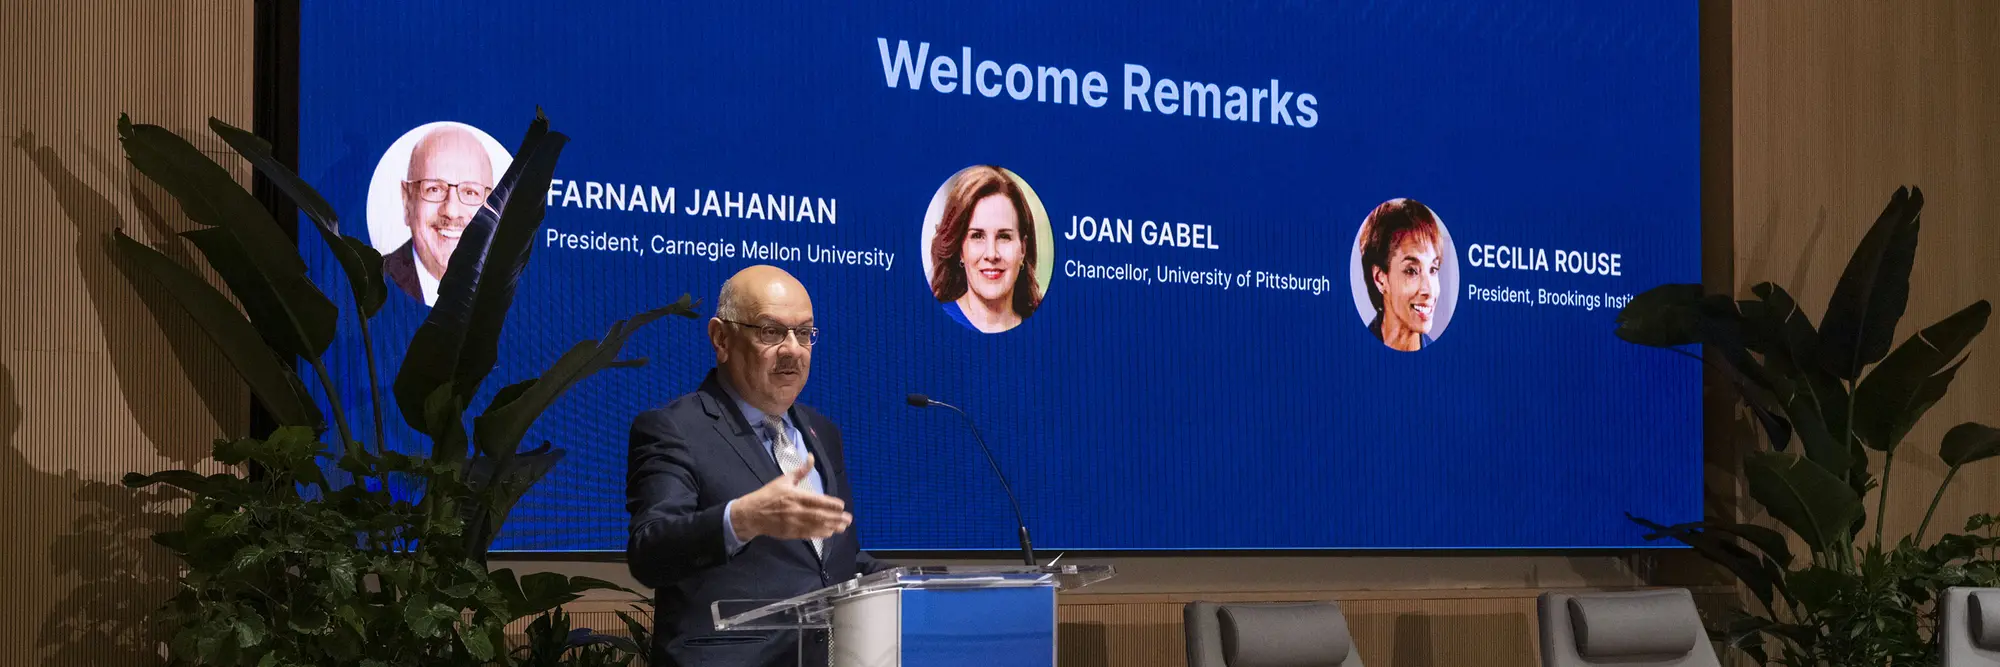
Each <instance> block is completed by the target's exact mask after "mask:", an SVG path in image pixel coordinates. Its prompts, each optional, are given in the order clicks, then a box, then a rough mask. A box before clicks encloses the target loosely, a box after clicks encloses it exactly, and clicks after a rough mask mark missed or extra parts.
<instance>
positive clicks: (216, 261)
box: [181, 227, 340, 359]
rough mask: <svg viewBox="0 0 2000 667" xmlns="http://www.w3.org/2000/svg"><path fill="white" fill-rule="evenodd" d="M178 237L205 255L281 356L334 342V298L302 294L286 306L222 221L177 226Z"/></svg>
mask: <svg viewBox="0 0 2000 667" xmlns="http://www.w3.org/2000/svg"><path fill="white" fill-rule="evenodd" d="M181 238H185V239H187V240H188V241H189V242H190V243H193V244H194V247H195V248H196V249H197V250H200V251H201V254H202V256H203V257H206V258H207V259H208V265H209V266H210V267H211V268H214V269H215V273H216V274H217V275H220V276H222V283H223V284H224V285H227V286H228V287H229V292H230V293H231V294H234V295H236V301H237V303H241V304H243V310H244V311H245V312H246V313H247V314H248V315H249V316H250V323H251V324H253V325H256V327H257V331H258V332H259V333H261V334H263V336H264V341H265V342H266V343H269V344H270V345H271V348H272V349H273V350H275V351H277V353H278V354H279V355H280V356H282V357H284V358H287V359H289V358H293V357H317V356H319V354H320V353H322V352H325V351H326V345H327V344H329V343H332V342H333V331H334V328H335V327H336V326H338V324H339V323H338V322H337V321H336V320H337V319H338V318H339V317H340V311H339V310H338V309H337V308H335V307H334V305H333V302H331V301H326V300H324V299H322V300H317V301H315V300H303V301H301V302H300V303H299V304H298V305H299V306H300V307H299V308H297V309H296V310H293V309H290V308H287V306H286V303H285V297H284V296H282V295H280V294H279V293H278V291H277V289H276V287H275V286H274V285H272V284H271V283H269V282H266V281H265V280H264V276H263V275H262V274H259V273H258V272H257V266H256V265H255V264H254V263H252V262H251V260H250V257H249V256H248V254H247V253H245V252H244V250H243V244H242V243H239V242H237V240H236V235H235V234H231V233H229V230H227V229H223V228H221V227H205V228H202V229H196V230H192V231H187V232H182V233H181Z"/></svg>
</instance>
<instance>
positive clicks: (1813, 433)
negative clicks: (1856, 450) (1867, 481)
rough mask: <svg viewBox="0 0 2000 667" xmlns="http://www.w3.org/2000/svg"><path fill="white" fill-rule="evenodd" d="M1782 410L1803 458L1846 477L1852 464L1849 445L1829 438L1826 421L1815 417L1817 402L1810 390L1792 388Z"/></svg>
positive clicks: (1816, 414) (1817, 410)
mask: <svg viewBox="0 0 2000 667" xmlns="http://www.w3.org/2000/svg"><path fill="white" fill-rule="evenodd" d="M1785 413H1786V414H1787V415H1789V416H1791V418H1792V429H1793V430H1794V432H1795V433H1797V434H1798V436H1799V444H1800V445H1802V447H1801V449H1802V450H1804V452H1805V455H1806V458H1808V459H1812V462H1813V463H1817V464H1819V466H1820V467H1821V468H1823V469H1825V470H1826V471H1827V472H1831V473H1833V474H1834V475H1836V476H1838V477H1840V478H1841V479H1842V480H1846V479H1847V472H1848V469H1849V468H1850V467H1852V465H1853V461H1852V460H1851V459H1850V458H1849V456H1850V455H1851V454H1852V453H1853V451H1852V448H1851V447H1849V446H1848V445H1847V444H1846V443H1843V442H1839V441H1836V440H1834V439H1833V434H1832V433H1830V432H1828V430H1827V427H1826V420H1825V419H1823V418H1821V417H1820V416H1819V404H1818V403H1817V402H1815V401H1814V400H1813V397H1812V395H1811V394H1810V393H1807V392H1804V391H1795V392H1793V393H1792V398H1791V399H1790V400H1789V401H1786V403H1785Z"/></svg>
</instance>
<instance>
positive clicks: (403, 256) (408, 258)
mask: <svg viewBox="0 0 2000 667" xmlns="http://www.w3.org/2000/svg"><path fill="white" fill-rule="evenodd" d="M414 243H416V241H404V242H403V247H400V248H397V249H395V251H393V252H390V253H389V254H388V255H385V256H383V257H382V275H384V276H386V277H388V279H389V284H391V285H395V286H397V287H401V288H403V293H405V294H408V295H410V298H413V299H416V300H417V303H423V302H424V284H423V283H421V282H418V280H417V271H419V269H418V268H417V256H416V255H415V254H412V253H411V252H410V247H411V244H414Z"/></svg>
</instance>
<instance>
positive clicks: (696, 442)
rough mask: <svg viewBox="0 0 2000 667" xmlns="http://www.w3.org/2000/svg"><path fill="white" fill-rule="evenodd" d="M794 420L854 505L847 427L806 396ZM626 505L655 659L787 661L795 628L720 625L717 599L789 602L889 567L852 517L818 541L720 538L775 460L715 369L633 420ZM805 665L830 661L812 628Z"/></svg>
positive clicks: (771, 474) (823, 474)
mask: <svg viewBox="0 0 2000 667" xmlns="http://www.w3.org/2000/svg"><path fill="white" fill-rule="evenodd" d="M791 418H792V423H793V424H794V425H796V426H797V427H798V429H799V433H800V434H802V435H803V436H804V440H805V442H804V443H803V444H804V446H805V447H806V449H807V450H808V451H810V452H812V454H813V460H814V467H815V468H817V469H818V470H819V475H820V481H821V484H822V485H823V486H824V487H825V489H826V493H827V494H828V495H834V496H839V497H840V498H841V499H843V500H846V501H847V502H848V504H849V506H850V507H851V506H852V505H853V501H854V498H853V495H852V494H851V493H850V491H849V489H848V486H847V476H846V474H845V466H844V465H843V461H842V458H841V452H840V430H839V429H838V428H835V427H834V425H833V422H831V421H828V420H827V418H826V417H824V416H822V415H820V414H819V412H817V411H815V410H813V409H812V408H808V407H806V406H803V405H794V406H792V409H791ZM626 463H627V477H626V481H625V495H626V501H625V508H626V510H627V511H628V512H630V513H631V514H632V534H631V539H630V541H629V542H627V543H626V546H625V556H626V562H627V564H628V566H629V567H630V568H631V569H632V576H634V577H636V578H637V579H638V580H639V582H640V583H642V584H645V585H647V586H650V587H652V588H653V589H654V590H655V594H654V605H655V607H656V610H657V616H656V617H655V619H654V626H653V627H654V634H655V636H654V638H653V652H654V660H655V661H656V663H655V664H656V666H672V665H723V666H734V665H792V664H794V661H795V660H796V659H797V657H798V653H797V651H796V649H797V647H798V644H797V639H798V638H797V635H796V634H795V633H792V632H776V631H747V632H738V631H732V632H717V631H716V630H715V623H714V619H713V617H712V616H711V615H710V611H709V605H710V603H712V602H715V601H716V600H737V599H782V598H788V597H793V596H796V595H800V594H804V593H807V592H811V591H813V590H815V589H819V588H822V587H825V586H829V585H832V584H834V583H838V582H841V581H846V580H848V579H850V578H853V577H854V576H856V575H857V574H866V573H869V572H874V571H877V570H880V569H884V568H886V567H887V566H886V565H884V564H881V563H879V562H878V561H875V560H874V559H873V558H871V557H869V556H868V554H866V553H862V552H861V550H860V547H859V542H858V541H857V539H856V534H855V531H854V529H853V528H852V526H850V527H849V529H848V530H847V532H844V533H841V534H839V535H835V536H833V537H831V538H828V539H827V540H826V541H825V542H824V543H823V550H824V553H825V557H824V559H822V558H821V557H820V556H817V555H815V554H814V553H813V550H812V544H811V543H810V542H807V541H806V540H778V539H774V538H771V537H758V538H756V539H753V540H751V541H750V542H749V543H747V544H745V545H744V546H743V550H742V551H739V552H737V553H736V554H734V555H731V554H729V553H728V552H727V550H726V547H725V546H724V544H723V537H722V531H723V523H722V518H723V517H722V514H723V509H724V507H725V506H726V505H727V504H728V503H729V501H731V500H734V499H736V498H738V497H740V496H742V495H744V494H746V493H750V492H751V491H755V490H757V489H758V488H759V487H762V486H763V485H764V484H765V483H767V482H769V481H771V480H772V479H776V478H777V477H778V464H777V462H776V461H775V460H773V459H772V458H771V454H770V452H769V450H767V449H765V448H764V443H763V440H762V439H761V438H759V437H758V435H757V432H756V431H754V430H752V429H751V427H750V424H749V422H748V421H746V420H745V419H744V417H743V412H742V410H741V409H739V408H738V407H737V405H736V401H735V400H733V399H731V398H730V397H729V394H728V393H727V392H725V391H724V390H723V388H722V384H721V381H720V380H719V379H718V378H717V375H716V371H713V370H711V371H709V374H708V378H707V379H706V380H703V381H702V383H701V388H700V389H699V390H697V391H695V392H694V393H692V394H688V395H686V396H682V397H680V398H678V399H675V400H674V402H672V403H669V404H667V406H666V407H664V408H659V409H656V410H650V411H647V412H645V413H643V414H640V415H639V417H638V418H637V419H634V420H633V421H632V435H631V448H630V450H629V452H628V458H627V461H626ZM807 640H808V642H807V654H806V658H807V660H808V662H807V664H826V658H825V657H824V656H825V651H826V646H825V643H824V642H825V633H823V632H814V633H809V635H808V637H807Z"/></svg>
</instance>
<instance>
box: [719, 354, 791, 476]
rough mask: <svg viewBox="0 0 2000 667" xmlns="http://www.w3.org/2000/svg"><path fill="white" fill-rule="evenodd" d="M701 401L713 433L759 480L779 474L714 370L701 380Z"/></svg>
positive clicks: (775, 464)
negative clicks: (710, 419)
mask: <svg viewBox="0 0 2000 667" xmlns="http://www.w3.org/2000/svg"><path fill="white" fill-rule="evenodd" d="M701 389H702V392H701V393H702V403H703V406H704V407H705V408H707V411H708V414H709V416H710V417H714V418H715V433H716V434H717V435H720V436H722V439H723V440H724V441H726V442H728V443H729V448H730V449H733V450H735V451H736V456H737V457H738V458H741V459H743V464H744V465H746V466H749V467H750V471H751V472H752V473H755V474H756V475H757V480H758V482H759V484H764V483H769V482H770V481H771V480H774V479H777V478H778V462H777V461H773V460H771V455H770V453H768V452H765V451H764V443H763V442H762V441H760V440H759V439H758V438H757V434H756V432H755V431H753V430H751V429H750V422H749V421H747V420H745V419H744V418H743V411H742V410H739V409H737V407H736V401H735V400H733V399H731V398H729V393H728V392H726V391H723V390H722V384H721V381H720V380H718V379H716V377H715V371H709V374H708V379H707V380H704V381H703V382H702V383H701Z"/></svg>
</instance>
